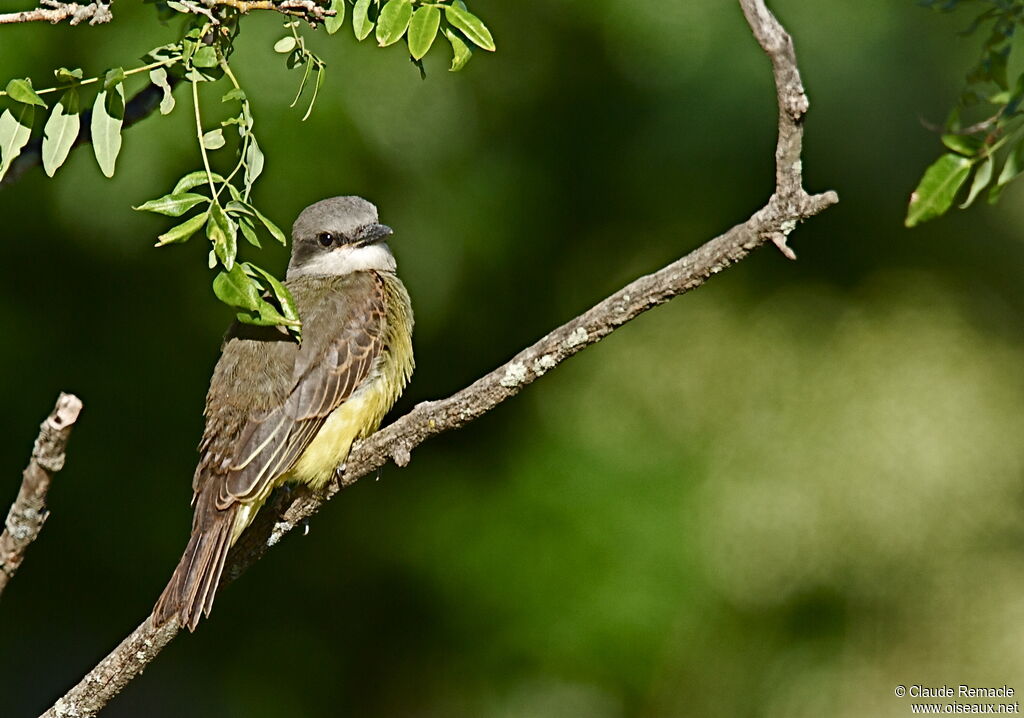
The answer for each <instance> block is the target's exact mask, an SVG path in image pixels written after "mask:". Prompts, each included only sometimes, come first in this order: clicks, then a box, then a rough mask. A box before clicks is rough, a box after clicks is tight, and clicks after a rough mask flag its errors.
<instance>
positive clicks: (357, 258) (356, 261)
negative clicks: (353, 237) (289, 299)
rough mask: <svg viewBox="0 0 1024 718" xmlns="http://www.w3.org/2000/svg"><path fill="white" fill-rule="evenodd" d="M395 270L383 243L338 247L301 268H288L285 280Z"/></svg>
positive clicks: (393, 262)
mask: <svg viewBox="0 0 1024 718" xmlns="http://www.w3.org/2000/svg"><path fill="white" fill-rule="evenodd" d="M395 268H396V264H395V256H394V255H393V254H391V249H390V247H388V245H387V244H386V243H384V242H375V243H373V244H368V245H366V246H365V247H339V248H338V249H334V250H332V251H330V252H324V253H322V254H319V255H317V256H316V257H314V258H313V259H311V260H309V261H308V262H306V263H305V264H303V265H302V266H301V267H289V268H288V277H287V278H288V279H295V278H296V277H308V276H318V277H341V276H344V275H346V274H351V273H352V272H365V271H369V270H376V271H378V272H394V271H395Z"/></svg>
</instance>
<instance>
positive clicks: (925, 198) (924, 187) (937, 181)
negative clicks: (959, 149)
mask: <svg viewBox="0 0 1024 718" xmlns="http://www.w3.org/2000/svg"><path fill="white" fill-rule="evenodd" d="M970 172H971V161H970V160H969V159H967V158H966V157H961V156H960V155H954V154H944V155H942V157H940V158H939V159H938V160H936V161H935V163H934V164H932V166H931V167H929V168H928V169H926V170H925V172H924V176H923V177H922V178H921V182H920V184H918V185H917V189H915V190H914V193H913V194H912V195H910V205H909V207H907V218H906V219H905V220H904V224H905V225H906V226H907V227H914V226H916V225H918V224H920V223H921V222H926V221H927V220H929V219H934V218H935V217H939V216H941V215H943V214H945V212H946V210H948V209H949V207H950V205H951V204H953V198H954V197H956V193H957V191H958V190H959V189H960V187H961V186H962V185H963V183H964V182H965V181H966V180H967V175H969V174H970Z"/></svg>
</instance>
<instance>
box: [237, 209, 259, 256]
mask: <svg viewBox="0 0 1024 718" xmlns="http://www.w3.org/2000/svg"><path fill="white" fill-rule="evenodd" d="M238 228H239V229H240V230H242V236H243V237H245V241H246V242H248V243H249V244H251V245H252V246H254V247H256V249H262V247H263V245H262V244H260V240H259V237H257V236H256V229H255V228H254V227H253V224H252V220H251V219H249V218H248V217H239V218H238Z"/></svg>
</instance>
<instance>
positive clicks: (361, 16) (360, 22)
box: [352, 0, 373, 42]
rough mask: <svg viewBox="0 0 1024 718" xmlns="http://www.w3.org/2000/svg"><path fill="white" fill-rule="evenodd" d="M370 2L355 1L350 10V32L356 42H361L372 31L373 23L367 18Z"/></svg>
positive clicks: (367, 0)
mask: <svg viewBox="0 0 1024 718" xmlns="http://www.w3.org/2000/svg"><path fill="white" fill-rule="evenodd" d="M369 12H370V0H356V4H355V7H353V8H352V32H353V33H355V36H356V40H359V42H362V41H363V40H365V39H366V36H367V35H369V34H370V31H371V30H373V21H372V20H371V19H370V18H369Z"/></svg>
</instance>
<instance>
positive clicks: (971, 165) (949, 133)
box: [905, 0, 1024, 227]
mask: <svg viewBox="0 0 1024 718" xmlns="http://www.w3.org/2000/svg"><path fill="white" fill-rule="evenodd" d="M920 4H921V5H924V6H926V7H931V8H933V9H935V10H937V11H943V12H949V11H952V10H956V9H958V8H959V7H960V6H961V5H968V4H970V5H971V6H972V7H977V6H978V5H982V6H984V9H982V10H981V11H980V12H979V13H978V14H977V15H976V16H975V18H974V19H973V21H972V22H971V24H970V25H969V26H968V27H967V28H966V29H965V30H964V31H963V33H962V34H964V35H971V34H974V33H977V32H979V31H982V30H984V33H983V34H984V38H985V39H984V41H983V43H982V48H981V53H980V56H979V59H978V61H977V63H976V64H975V65H974V67H972V68H971V70H970V71H969V72H968V74H967V78H966V84H965V86H964V89H963V92H962V93H961V95H960V98H959V99H958V101H957V104H956V106H955V107H954V108H953V109H952V111H951V112H950V114H949V117H948V118H947V120H946V123H945V125H944V127H943V128H942V133H941V140H942V144H943V145H944V146H945V148H946V150H947V151H946V152H945V153H944V154H942V155H941V156H940V157H939V158H938V159H937V160H936V161H935V162H933V163H932V164H931V165H930V166H929V167H928V168H927V169H926V170H925V172H924V176H923V177H922V178H921V181H920V182H919V183H918V186H917V188H916V189H915V190H914V192H913V194H911V197H910V204H909V206H908V208H907V216H906V219H905V224H906V225H907V226H908V227H913V226H915V225H918V224H920V223H921V222H925V221H927V220H930V219H934V218H936V217H940V216H942V215H943V214H945V213H946V212H947V211H948V210H949V209H950V208H951V207H952V206H953V204H954V202H955V201H956V199H957V196H958V195H959V194H960V193H961V192H962V191H963V190H964V188H965V187H968V189H967V191H966V195H965V197H964V199H963V201H962V202H961V203H960V204H959V207H960V208H961V209H966V208H967V207H969V206H971V205H972V204H973V203H974V201H975V200H976V199H977V198H978V197H980V196H981V195H982V194H983V193H985V194H987V200H988V202H989V203H990V204H995V203H996V202H998V201H999V198H1000V196H1001V195H1002V193H1003V190H1004V189H1005V188H1006V186H1007V185H1008V184H1009V183H1010V182H1012V181H1013V180H1015V179H1017V178H1018V177H1019V176H1020V175H1021V173H1022V172H1024V112H1022V109H1021V103H1022V101H1024V73H1021V74H1020V75H1018V76H1017V77H1016V78H1014V79H1013V80H1012V82H1011V78H1010V76H1009V68H1010V66H1011V58H1012V55H1013V53H1014V44H1013V40H1014V36H1015V34H1016V32H1017V30H1018V28H1019V27H1020V26H1021V25H1022V24H1024V0H920ZM972 175H973V179H971V177H972ZM969 179H970V180H971V181H970V183H969V184H968V180H969Z"/></svg>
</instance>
